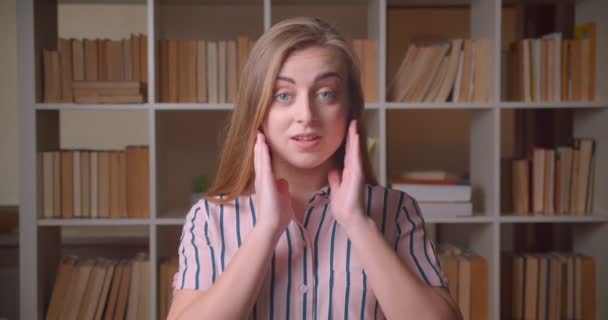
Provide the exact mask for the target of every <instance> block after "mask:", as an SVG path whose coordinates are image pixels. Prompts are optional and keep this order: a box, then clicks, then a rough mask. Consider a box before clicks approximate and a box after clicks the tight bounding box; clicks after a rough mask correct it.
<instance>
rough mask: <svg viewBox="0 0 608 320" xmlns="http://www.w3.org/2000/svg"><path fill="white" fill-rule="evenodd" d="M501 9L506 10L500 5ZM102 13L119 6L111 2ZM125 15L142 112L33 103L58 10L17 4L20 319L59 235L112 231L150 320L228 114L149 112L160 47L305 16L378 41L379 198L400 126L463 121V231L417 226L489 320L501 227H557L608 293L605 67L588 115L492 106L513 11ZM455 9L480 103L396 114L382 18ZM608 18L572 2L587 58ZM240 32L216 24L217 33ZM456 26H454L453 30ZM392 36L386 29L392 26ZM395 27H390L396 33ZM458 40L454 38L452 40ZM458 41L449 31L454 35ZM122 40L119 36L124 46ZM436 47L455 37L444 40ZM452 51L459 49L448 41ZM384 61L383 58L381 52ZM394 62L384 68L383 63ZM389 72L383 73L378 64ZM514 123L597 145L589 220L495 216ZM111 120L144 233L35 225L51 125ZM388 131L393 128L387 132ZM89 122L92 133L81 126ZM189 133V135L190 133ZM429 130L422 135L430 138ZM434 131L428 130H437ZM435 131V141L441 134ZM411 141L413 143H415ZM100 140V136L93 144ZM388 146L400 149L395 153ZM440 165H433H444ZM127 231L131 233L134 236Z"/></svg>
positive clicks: (248, 0)
mask: <svg viewBox="0 0 608 320" xmlns="http://www.w3.org/2000/svg"><path fill="white" fill-rule="evenodd" d="M505 1H506V0H505ZM65 2H66V3H87V4H91V3H93V4H95V5H101V6H103V5H104V3H105V2H104V1H100V0H98V1H95V0H82V1H67V0H66V1H65ZM112 3H114V4H116V3H118V4H121V3H122V1H113V2H112ZM124 3H126V4H130V5H133V4H135V5H139V6H140V7H143V8H144V9H141V10H140V11H142V10H143V12H145V24H146V31H147V32H146V34H147V36H148V53H147V54H148V59H147V60H148V79H147V80H148V91H147V99H146V101H147V102H145V103H143V104H128V105H106V104H103V105H96V104H86V105H84V104H71V103H42V102H41V101H42V98H41V96H42V95H41V90H42V89H41V88H42V86H41V83H40V82H41V80H40V79H41V70H42V66H41V58H40V56H41V50H42V48H55V43H56V42H57V38H58V27H57V25H58V22H57V18H58V15H57V7H58V6H59V5H62V4H64V2H63V1H61V0H60V1H59V3H57V1H43V0H24V1H18V2H17V17H18V19H17V21H18V37H17V39H18V52H19V56H20V60H19V70H20V71H19V75H20V78H19V108H20V109H19V130H20V131H19V139H20V151H19V158H20V163H21V165H20V169H19V170H20V172H19V177H20V178H19V179H20V180H19V181H20V186H19V188H20V194H22V195H28V198H27V201H24V200H22V201H21V204H20V206H21V208H20V211H21V219H20V233H19V243H20V255H19V261H20V287H19V288H20V296H21V297H22V299H21V301H20V317H21V318H23V319H40V318H43V317H44V315H45V312H46V309H45V306H46V305H47V304H48V299H49V296H50V292H51V290H52V285H53V281H54V279H55V273H56V270H57V263H58V262H59V258H60V256H61V254H62V253H63V252H64V247H66V246H68V245H70V244H71V243H72V241H73V240H70V239H67V238H65V237H64V236H62V234H63V233H64V231H65V230H66V229H70V230H72V231H73V230H76V231H80V232H81V233H82V234H86V233H88V232H89V231H88V230H91V229H94V228H99V229H102V230H106V231H117V230H118V231H119V232H120V230H123V233H125V234H132V233H136V234H137V235H138V237H137V239H136V240H134V242H135V247H141V248H144V249H145V250H146V251H147V252H148V256H149V259H150V261H151V265H152V266H153V268H151V270H150V278H149V285H150V288H151V295H150V298H151V303H150V308H151V310H150V315H151V317H152V318H153V319H156V318H157V314H158V310H157V308H156V305H157V303H156V301H157V299H158V290H159V283H158V282H159V281H158V275H159V270H158V265H159V262H160V260H161V259H163V258H167V257H170V256H171V255H174V254H176V249H177V245H178V239H179V233H180V227H181V225H182V224H183V218H184V216H185V214H186V212H187V209H188V207H189V185H190V184H189V177H190V176H192V175H193V174H196V173H201V172H202V173H206V174H212V170H213V168H214V166H215V161H216V160H217V153H218V152H217V150H218V144H219V142H218V141H217V139H216V136H217V134H216V133H217V132H219V130H220V129H221V123H222V121H223V120H224V119H226V118H227V116H228V115H229V113H230V110H231V109H232V105H231V104H227V103H214V104H208V103H205V104H198V103H164V102H159V99H158V97H159V96H158V92H157V91H158V82H159V78H158V72H157V70H158V68H157V65H156V63H155V61H156V58H157V55H158V52H157V50H156V45H155V43H156V41H157V40H158V39H164V38H168V37H169V38H171V39H190V38H196V39H211V40H218V39H227V38H236V36H238V35H240V34H245V35H247V36H249V37H250V38H252V39H255V38H257V37H259V35H260V34H261V33H262V32H263V31H264V30H267V29H268V28H269V27H270V25H271V24H272V23H275V22H276V21H280V20H281V19H284V18H287V17H291V16H296V15H304V14H306V15H316V16H320V17H322V18H325V19H327V20H329V21H331V22H332V23H335V24H336V25H337V27H338V29H339V30H340V31H341V32H342V33H344V34H345V35H346V36H347V37H348V38H368V39H372V40H375V41H376V44H377V50H378V61H377V63H378V69H377V79H376V80H377V81H376V83H377V86H378V88H377V89H378V101H374V102H371V103H367V104H366V109H367V110H366V120H367V126H368V132H369V134H370V136H374V137H376V138H377V139H378V144H377V147H376V149H375V153H374V154H373V155H372V164H373V167H374V169H375V171H376V173H377V176H378V178H379V181H380V183H381V184H383V185H386V183H387V181H388V180H389V179H390V176H391V174H394V172H395V171H398V170H403V169H406V168H405V167H403V165H400V164H399V162H400V159H402V158H403V157H404V156H407V154H406V155H403V154H402V152H403V145H401V144H399V141H400V140H399V139H400V135H402V134H403V133H404V132H406V133H412V134H414V135H415V137H417V138H418V139H419V140H421V141H423V139H424V136H423V134H421V133H420V132H418V133H416V132H412V131H407V130H408V128H403V127H401V126H400V125H399V121H400V120H401V119H407V118H408V117H409V116H411V115H414V114H415V115H422V118H423V120H425V121H432V118H431V117H430V116H429V114H436V113H442V112H448V114H452V113H455V114H457V115H458V117H459V118H460V117H462V118H463V119H466V121H465V122H464V123H465V124H466V126H465V128H464V129H463V128H456V129H454V130H455V131H456V132H457V133H458V134H459V135H462V136H464V139H465V140H466V143H465V144H464V145H460V146H458V147H457V150H456V151H457V153H458V154H459V155H461V156H462V158H463V160H462V163H464V164H461V165H463V166H464V167H465V169H466V170H467V171H469V173H470V180H471V184H472V185H473V187H474V197H473V202H474V211H475V215H474V216H473V217H466V218H450V219H429V220H427V223H428V224H433V225H437V226H441V234H442V237H441V238H442V239H443V240H446V241H450V242H453V243H456V244H458V245H462V246H465V247H468V248H471V249H473V250H474V251H475V252H477V253H479V254H480V255H482V256H483V257H484V258H486V259H487V261H488V267H489V269H488V270H489V274H488V276H489V277H488V292H489V299H488V301H489V306H488V312H489V314H488V319H499V318H500V317H499V315H500V314H501V308H510V306H504V305H502V306H501V303H500V302H501V297H500V292H501V288H500V278H501V269H500V253H501V250H505V249H508V248H509V247H510V246H511V242H512V241H513V239H512V237H513V235H512V230H511V229H512V227H513V226H514V225H518V224H559V225H567V226H568V227H570V228H572V230H573V232H572V234H573V240H572V243H571V245H572V248H573V250H575V251H576V252H580V253H584V254H587V255H592V256H594V257H595V259H596V263H597V288H602V287H605V286H607V285H608V256H607V255H606V254H605V252H604V250H603V248H604V247H603V244H604V243H606V241H608V199H607V198H606V197H602V195H603V194H604V193H605V192H606V190H608V168H607V167H606V166H603V165H600V164H603V163H606V161H608V128H607V127H606V123H608V64H607V63H605V61H603V60H602V59H597V69H596V101H592V102H556V103H553V102H542V103H527V102H510V101H506V99H505V98H504V97H503V96H502V95H501V88H502V82H503V81H504V79H505V77H504V75H503V74H502V71H501V63H500V62H501V51H502V49H501V48H502V47H503V46H502V42H503V40H504V39H503V37H505V34H506V33H505V32H504V30H503V25H502V22H503V21H502V19H503V18H506V17H507V16H508V14H505V13H503V11H502V7H503V6H505V5H512V3H503V2H502V1H501V0H479V1H462V2H457V3H455V2H453V1H441V0H437V1H431V2H422V1H417V0H369V1H365V0H357V1H342V0H334V1H329V2H325V1H287V0H277V1H271V0H231V1H228V2H225V1H212V0H201V1H195V0H171V1H170V0H157V1H155V0H147V1H144V0H139V1H130V0H125V1H124ZM453 6H456V7H462V8H465V9H467V10H468V14H467V15H466V16H464V18H459V19H460V20H458V21H459V22H454V23H460V24H462V23H464V28H461V29H462V30H464V31H461V32H467V33H468V34H467V35H466V36H467V37H469V38H471V39H482V38H483V39H488V40H489V41H490V52H491V56H490V63H489V66H490V68H489V69H488V76H489V79H490V84H491V85H490V96H489V101H487V102H484V103H449V102H448V103H398V102H391V101H387V94H386V88H387V82H388V81H387V80H388V79H390V78H391V77H392V76H393V74H394V72H395V70H396V68H397V66H395V64H396V63H395V61H394V59H399V60H400V59H402V54H403V50H402V51H400V53H399V55H400V56H399V57H397V58H395V57H392V58H390V57H389V54H390V53H391V52H392V53H393V54H394V52H396V51H399V50H395V49H394V47H393V46H395V45H398V43H395V41H397V40H394V39H395V38H394V37H395V35H394V29H391V28H395V27H394V25H393V24H394V23H396V22H395V20H394V18H392V19H391V20H390V21H389V18H390V15H389V13H391V12H392V11H393V10H395V8H425V10H431V11H432V10H448V9H449V8H451V7H453ZM606 14H608V5H607V4H606V3H605V1H602V0H582V1H577V2H575V23H577V24H578V23H582V22H586V21H595V22H596V24H597V34H598V37H597V49H596V55H597V57H603V56H605V55H606V54H607V53H608V40H606V37H604V36H602V35H605V34H606V33H608V22H606V21H605V19H602V17H604V16H605V15H606ZM231 19H232V20H233V21H239V23H236V24H226V23H225V21H227V20H231ZM462 21H464V22H462ZM389 22H390V23H389ZM397 24H398V22H397ZM461 27H462V26H461ZM454 29H455V30H458V28H454ZM129 32H133V30H124V33H125V34H128V33H129ZM445 36H446V37H448V36H452V35H445ZM453 36H454V37H456V36H458V35H453ZM389 48H391V49H390V50H389ZM391 59H393V60H391ZM389 60H391V62H392V63H389ZM519 109H531V110H537V109H568V110H572V111H573V114H574V118H573V135H574V136H585V137H593V138H595V140H596V148H597V152H596V155H595V156H596V168H595V179H594V183H595V185H594V194H595V196H594V206H593V207H594V212H593V215H591V216H583V217H573V216H515V215H513V214H510V213H509V212H503V211H502V210H501V207H502V206H501V201H502V200H501V192H502V191H501V174H500V170H501V168H500V166H501V157H502V156H503V153H505V152H507V151H505V147H504V146H503V145H502V143H501V142H502V139H503V137H502V128H501V126H502V125H503V122H504V121H505V119H507V118H508V117H509V115H510V113H511V112H512V111H513V110H519ZM102 110H103V111H104V112H110V113H116V117H120V114H121V112H123V111H131V110H135V111H134V112H137V117H139V118H140V120H141V121H142V122H144V123H145V125H144V126H142V127H141V128H144V129H142V130H143V132H141V134H142V135H144V136H145V137H146V139H145V140H146V144H147V145H148V146H149V152H150V155H151V156H150V159H149V167H150V170H149V174H150V190H149V195H150V215H149V218H146V219H95V220H85V219H80V220H62V219H41V218H39V217H38V215H37V212H38V208H39V206H40V203H39V202H40V201H38V200H37V199H38V196H37V192H38V185H37V178H36V177H37V172H36V153H37V152H38V151H44V150H51V149H56V148H59V147H60V146H62V141H61V126H60V115H61V114H62V113H68V112H75V111H77V112H82V113H85V114H88V113H95V112H99V111H102ZM394 119H396V120H394ZM88 121H92V120H90V119H89V120H88ZM201 123H202V124H204V125H200V126H199V127H198V128H196V130H194V129H193V126H194V125H195V124H201ZM430 125H431V127H432V124H430ZM435 129H436V130H437V129H438V128H435ZM439 129H441V128H439ZM416 135H417V136H416ZM94 138H96V139H101V140H103V136H100V135H99V134H98V135H97V136H96V137H94ZM395 141H397V143H395ZM446 153H448V154H446V155H444V156H446V157H447V156H448V155H449V152H446ZM133 228H134V229H133ZM101 234H102V235H101V236H98V237H97V238H93V240H87V241H85V242H86V243H88V244H90V245H92V246H93V248H97V247H104V248H105V249H103V250H101V249H100V250H99V251H98V252H100V254H101V253H102V252H111V251H112V250H111V249H108V248H107V246H108V243H107V238H111V237H112V236H103V232H102V233H101ZM125 241H126V243H127V245H125V244H123V243H121V240H117V241H110V243H111V244H110V245H114V246H115V247H114V248H116V249H117V250H115V251H116V252H115V253H117V254H118V255H119V256H123V257H128V256H129V255H130V254H131V253H132V252H133V251H134V250H131V249H129V250H123V247H125V246H127V247H129V246H131V247H132V246H133V243H132V242H133V241H131V240H125ZM606 298H607V296H606V294H605V293H604V292H603V291H601V290H599V289H598V290H597V301H598V302H600V301H605V300H606ZM604 318H608V305H606V304H601V303H597V319H604Z"/></svg>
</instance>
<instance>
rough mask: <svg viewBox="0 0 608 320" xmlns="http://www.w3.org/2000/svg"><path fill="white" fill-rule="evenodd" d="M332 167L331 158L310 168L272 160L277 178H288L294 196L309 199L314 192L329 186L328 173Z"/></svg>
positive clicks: (290, 190) (290, 191)
mask: <svg viewBox="0 0 608 320" xmlns="http://www.w3.org/2000/svg"><path fill="white" fill-rule="evenodd" d="M332 168H333V161H332V159H331V158H330V159H328V160H327V161H325V162H324V163H323V164H321V165H320V166H318V167H315V168H310V169H303V168H296V167H294V166H292V165H290V164H288V163H286V162H284V161H281V160H279V159H273V162H272V169H273V172H274V175H275V179H281V178H282V179H285V180H287V182H289V193H290V194H291V196H292V198H296V199H300V200H302V199H304V200H307V199H308V197H310V196H311V195H312V194H313V193H314V192H316V191H318V190H319V189H321V188H323V187H325V186H327V184H328V181H327V174H328V173H329V170H330V169H332Z"/></svg>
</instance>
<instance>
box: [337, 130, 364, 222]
mask: <svg viewBox="0 0 608 320" xmlns="http://www.w3.org/2000/svg"><path fill="white" fill-rule="evenodd" d="M359 143H360V142H359V133H358V132H357V120H352V121H351V122H350V125H349V127H348V132H347V137H346V148H345V155H344V169H343V170H342V177H340V174H339V172H338V170H336V169H332V170H331V171H330V172H329V174H328V180H329V185H330V187H331V193H330V197H331V201H330V207H331V211H332V212H333V214H334V218H335V219H336V220H337V221H338V223H339V224H340V225H341V226H343V227H346V228H348V226H349V225H350V224H352V223H353V222H354V221H356V220H357V219H358V218H361V217H363V216H364V213H365V211H364V210H363V182H364V181H363V180H364V178H363V170H362V168H361V167H362V166H361V153H360V152H361V151H360V147H359Z"/></svg>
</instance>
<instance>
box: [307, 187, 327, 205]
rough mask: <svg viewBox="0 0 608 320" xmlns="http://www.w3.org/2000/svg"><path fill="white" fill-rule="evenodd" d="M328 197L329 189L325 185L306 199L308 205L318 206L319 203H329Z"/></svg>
mask: <svg viewBox="0 0 608 320" xmlns="http://www.w3.org/2000/svg"><path fill="white" fill-rule="evenodd" d="M330 195H331V188H330V187H329V185H326V186H324V187H322V188H321V189H319V190H317V191H316V192H315V193H313V195H312V196H311V197H310V198H309V199H308V204H318V203H319V202H323V203H325V202H327V201H329V197H330Z"/></svg>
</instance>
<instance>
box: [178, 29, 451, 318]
mask: <svg viewBox="0 0 608 320" xmlns="http://www.w3.org/2000/svg"><path fill="white" fill-rule="evenodd" d="M363 107H364V102H363V94H362V91H361V83H360V78H359V68H358V66H357V64H356V58H355V56H354V55H353V51H352V50H351V48H350V47H349V45H348V44H347V42H345V41H344V39H343V38H342V37H341V36H340V35H339V34H338V33H337V32H336V31H335V30H334V29H333V28H332V27H331V26H329V25H328V24H327V23H325V22H322V21H320V20H318V19H308V18H297V19H291V20H286V21H283V22H280V23H278V24H276V25H275V26H273V27H272V28H271V29H270V30H269V31H268V32H266V33H265V34H264V35H262V37H261V38H260V39H259V40H258V41H257V43H256V45H255V47H254V48H253V49H252V52H251V55H250V57H249V60H248V62H247V65H246V67H245V70H244V72H243V75H242V79H241V84H240V92H239V96H238V99H237V101H236V106H235V110H234V112H233V114H232V119H231V123H230V126H229V129H228V132H227V137H226V140H225V143H224V147H223V150H222V154H221V161H220V164H219V168H218V172H217V177H216V179H215V181H214V184H213V186H212V187H211V190H210V191H209V192H208V193H207V194H206V196H205V197H204V198H203V199H201V200H200V201H199V202H198V203H197V204H195V205H194V206H193V207H192V209H191V210H190V212H189V213H188V215H187V217H186V222H185V224H184V227H183V231H182V237H181V239H180V242H181V243H180V246H179V271H178V273H177V274H176V275H175V277H174V290H175V291H174V297H173V303H172V305H171V309H170V312H169V319H332V318H339V319H347V318H351V319H382V318H389V319H410V318H411V319H457V318H459V317H460V314H459V311H458V308H457V306H456V305H455V303H454V302H453V300H452V299H451V298H450V295H449V293H448V291H447V283H446V278H445V276H444V275H443V273H442V272H441V270H440V267H439V263H438V259H437V256H436V253H435V250H434V247H433V244H432V243H431V241H429V240H428V239H426V237H425V234H424V222H423V219H422V217H421V215H420V211H419V209H418V206H417V204H416V201H415V200H414V199H412V198H411V197H409V196H408V195H407V194H405V193H403V192H399V191H395V190H390V189H387V188H384V187H381V186H378V185H377V182H376V179H375V177H374V175H373V172H372V169H371V165H370V161H369V158H368V155H367V152H366V150H367V149H366V141H367V137H366V132H365V126H364V121H363V120H362V117H363Z"/></svg>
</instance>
